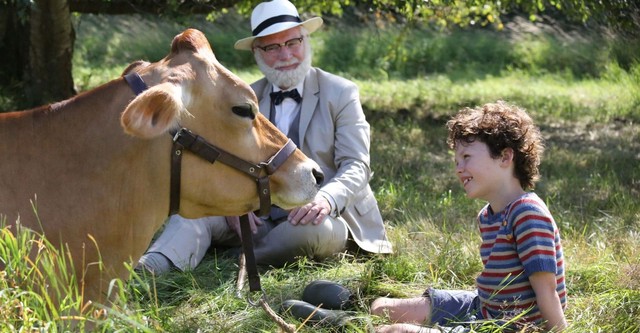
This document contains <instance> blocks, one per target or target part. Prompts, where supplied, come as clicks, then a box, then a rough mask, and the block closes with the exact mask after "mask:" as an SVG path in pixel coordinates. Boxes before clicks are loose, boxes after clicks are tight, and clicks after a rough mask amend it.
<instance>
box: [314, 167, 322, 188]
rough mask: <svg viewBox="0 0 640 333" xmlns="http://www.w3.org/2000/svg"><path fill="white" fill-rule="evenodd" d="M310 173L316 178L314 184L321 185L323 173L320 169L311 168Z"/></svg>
mask: <svg viewBox="0 0 640 333" xmlns="http://www.w3.org/2000/svg"><path fill="white" fill-rule="evenodd" d="M311 173H313V178H315V179H316V184H317V185H322V183H323V182H324V173H322V170H319V169H313V170H311Z"/></svg>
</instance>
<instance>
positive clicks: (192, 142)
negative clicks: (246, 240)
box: [124, 72, 297, 216]
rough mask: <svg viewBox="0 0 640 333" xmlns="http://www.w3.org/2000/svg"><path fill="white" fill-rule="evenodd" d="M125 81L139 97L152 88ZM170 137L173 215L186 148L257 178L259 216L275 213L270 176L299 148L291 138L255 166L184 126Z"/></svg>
mask: <svg viewBox="0 0 640 333" xmlns="http://www.w3.org/2000/svg"><path fill="white" fill-rule="evenodd" d="M124 78H125V80H126V81H127V83H128V84H129V86H130V87H131V89H132V90H133V91H134V92H135V94H136V95H139V94H140V93H142V92H143V91H145V90H146V89H148V87H147V85H146V84H145V83H144V81H143V80H142V78H141V77H140V75H138V73H135V72H132V73H129V74H127V75H125V76H124ZM170 134H171V136H173V146H172V148H171V189H170V201H169V202H170V203H169V215H173V214H176V213H178V211H179V209H180V179H181V177H180V174H181V166H182V152H183V150H185V149H186V150H188V151H190V152H192V153H194V154H196V155H198V156H199V157H201V158H202V159H204V160H206V161H209V162H210V163H211V164H213V163H215V162H216V161H220V162H221V163H223V164H225V165H227V166H230V167H232V168H233V169H235V170H238V171H240V172H242V173H244V174H246V175H248V176H249V177H251V178H253V179H255V181H256V185H257V187H258V197H259V198H260V209H259V211H258V212H256V214H257V215H258V216H266V215H268V214H269V212H270V210H271V190H270V188H269V176H270V175H272V174H273V173H274V172H276V170H277V169H278V168H279V167H280V166H281V165H282V164H283V163H284V162H285V161H286V160H287V159H288V158H289V156H291V154H293V152H294V151H295V150H296V148H297V147H296V145H295V143H293V141H291V139H289V140H288V141H287V143H286V144H285V145H284V146H283V147H282V148H280V150H279V151H278V152H277V153H276V154H275V155H273V156H272V157H271V158H270V159H268V160H267V161H266V162H261V163H258V164H253V163H251V162H247V161H245V160H243V159H241V158H239V157H237V156H235V155H233V154H231V153H228V152H226V151H224V150H222V149H220V148H218V147H216V146H214V145H212V144H210V143H209V142H207V140H205V139H204V138H202V137H201V136H199V135H196V134H194V133H193V132H191V131H190V130H189V129H187V128H184V127H182V128H180V129H179V130H172V131H170Z"/></svg>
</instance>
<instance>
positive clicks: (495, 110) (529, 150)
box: [447, 101, 544, 190]
mask: <svg viewBox="0 0 640 333" xmlns="http://www.w3.org/2000/svg"><path fill="white" fill-rule="evenodd" d="M447 128H448V130H449V136H448V138H447V144H448V145H449V148H451V149H455V148H456V145H458V144H462V145H464V144H469V143H471V142H474V141H476V140H479V141H480V142H483V143H485V144H486V145H487V146H488V148H489V152H490V154H491V157H492V158H499V157H500V156H501V154H502V152H503V150H504V149H506V148H511V149H513V153H514V163H515V168H514V176H515V177H516V178H518V180H519V181H520V185H521V186H522V188H523V189H525V190H528V189H533V187H534V184H535V182H536V181H538V180H539V179H540V171H539V169H538V167H539V166H540V160H541V157H542V153H543V151H544V143H543V140H542V135H541V134H540V129H539V128H538V127H537V126H536V125H535V124H534V123H533V120H532V119H531V117H529V115H528V114H527V112H526V111H525V110H524V109H521V108H519V107H517V106H515V105H509V104H507V103H506V102H504V101H497V102H496V103H488V104H485V105H483V106H481V107H476V108H464V109H462V110H460V111H459V112H458V113H457V114H456V115H455V116H453V118H451V120H449V121H448V122H447Z"/></svg>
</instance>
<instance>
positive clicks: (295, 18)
mask: <svg viewBox="0 0 640 333" xmlns="http://www.w3.org/2000/svg"><path fill="white" fill-rule="evenodd" d="M282 22H302V20H300V17H298V16H292V15H279V16H274V17H272V18H269V19H266V20H264V21H262V23H260V24H259V25H258V26H257V27H256V28H255V29H253V35H254V36H257V35H258V34H259V33H261V32H262V31H263V30H264V29H266V28H268V27H270V26H272V25H274V24H276V23H282Z"/></svg>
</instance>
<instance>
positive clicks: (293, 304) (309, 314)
mask: <svg viewBox="0 0 640 333" xmlns="http://www.w3.org/2000/svg"><path fill="white" fill-rule="evenodd" d="M280 309H281V312H282V313H284V314H286V315H290V316H292V317H294V318H296V319H297V320H299V321H301V322H307V323H311V324H321V325H324V326H333V327H341V326H344V324H346V323H347V321H349V319H350V316H349V314H348V313H347V312H345V311H341V310H330V309H323V308H321V307H318V306H315V305H313V304H310V303H307V302H305V301H298V300H294V299H290V300H286V301H284V302H282V305H281V306H280Z"/></svg>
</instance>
